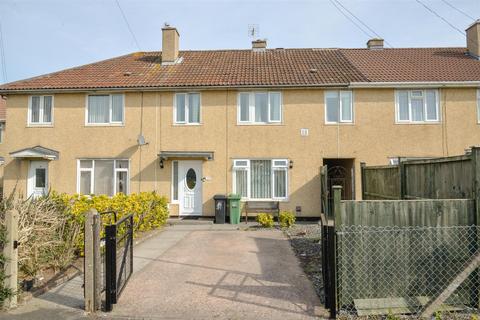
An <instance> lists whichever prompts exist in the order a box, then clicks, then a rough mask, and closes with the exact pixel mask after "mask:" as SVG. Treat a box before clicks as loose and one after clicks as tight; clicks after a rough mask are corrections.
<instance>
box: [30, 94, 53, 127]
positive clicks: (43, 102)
mask: <svg viewBox="0 0 480 320" xmlns="http://www.w3.org/2000/svg"><path fill="white" fill-rule="evenodd" d="M27 123H28V124H29V125H52V124H53V96H30V97H29V99H28V122H27Z"/></svg>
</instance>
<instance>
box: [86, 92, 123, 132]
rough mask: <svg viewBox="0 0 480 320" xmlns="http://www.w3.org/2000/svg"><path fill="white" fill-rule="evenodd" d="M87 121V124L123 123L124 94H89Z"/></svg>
mask: <svg viewBox="0 0 480 320" xmlns="http://www.w3.org/2000/svg"><path fill="white" fill-rule="evenodd" d="M86 104H87V106H86V110H85V120H86V121H85V123H86V124H87V125H122V124H124V121H125V97H124V95H123V94H121V93H120V94H118V93H115V94H90V95H87V102H86Z"/></svg>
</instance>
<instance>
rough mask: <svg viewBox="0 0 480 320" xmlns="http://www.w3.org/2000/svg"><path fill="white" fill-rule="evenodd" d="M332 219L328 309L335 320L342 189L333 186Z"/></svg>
mask: <svg viewBox="0 0 480 320" xmlns="http://www.w3.org/2000/svg"><path fill="white" fill-rule="evenodd" d="M332 189H333V219H334V224H333V227H332V229H331V231H332V232H331V233H330V239H329V240H330V243H331V246H330V251H331V254H330V257H329V258H330V260H331V265H330V270H331V279H332V280H331V281H332V282H331V284H332V287H331V292H332V300H331V303H332V305H331V308H330V317H331V318H336V317H337V309H338V290H337V266H338V263H337V249H338V248H337V230H336V229H337V228H338V227H340V226H341V223H342V214H341V201H342V187H341V186H333V187H332Z"/></svg>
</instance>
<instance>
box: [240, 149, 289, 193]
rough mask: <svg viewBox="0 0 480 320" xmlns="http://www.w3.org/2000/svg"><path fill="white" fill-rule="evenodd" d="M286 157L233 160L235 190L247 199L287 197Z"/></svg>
mask: <svg viewBox="0 0 480 320" xmlns="http://www.w3.org/2000/svg"><path fill="white" fill-rule="evenodd" d="M287 170H288V161H287V160H286V159H273V160H270V159H268V160H249V159H238V160H234V161H233V192H234V193H237V194H240V195H241V196H242V198H245V199H253V200H254V199H259V200H261V199H286V198H287V185H288V172H287Z"/></svg>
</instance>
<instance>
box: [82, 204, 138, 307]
mask: <svg viewBox="0 0 480 320" xmlns="http://www.w3.org/2000/svg"><path fill="white" fill-rule="evenodd" d="M102 216H103V217H102ZM102 222H106V223H107V224H105V225H103V223H102ZM133 227H134V224H133V215H132V214H130V215H127V216H125V217H123V218H121V219H120V220H117V213H116V212H113V211H109V212H104V213H101V214H99V213H98V212H97V211H96V210H95V209H91V210H89V211H88V212H87V213H86V220H85V266H84V270H85V283H84V288H85V310H86V311H87V312H95V311H97V310H99V309H100V307H101V305H102V296H103V294H104V298H105V299H104V301H105V304H104V306H105V308H104V310H105V311H112V308H113V305H114V304H116V303H117V301H118V298H119V296H120V294H121V293H122V290H123V289H124V288H125V286H126V284H127V282H128V280H129V279H130V276H131V275H132V273H133ZM102 228H104V234H105V237H104V238H100V233H101V230H102Z"/></svg>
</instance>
